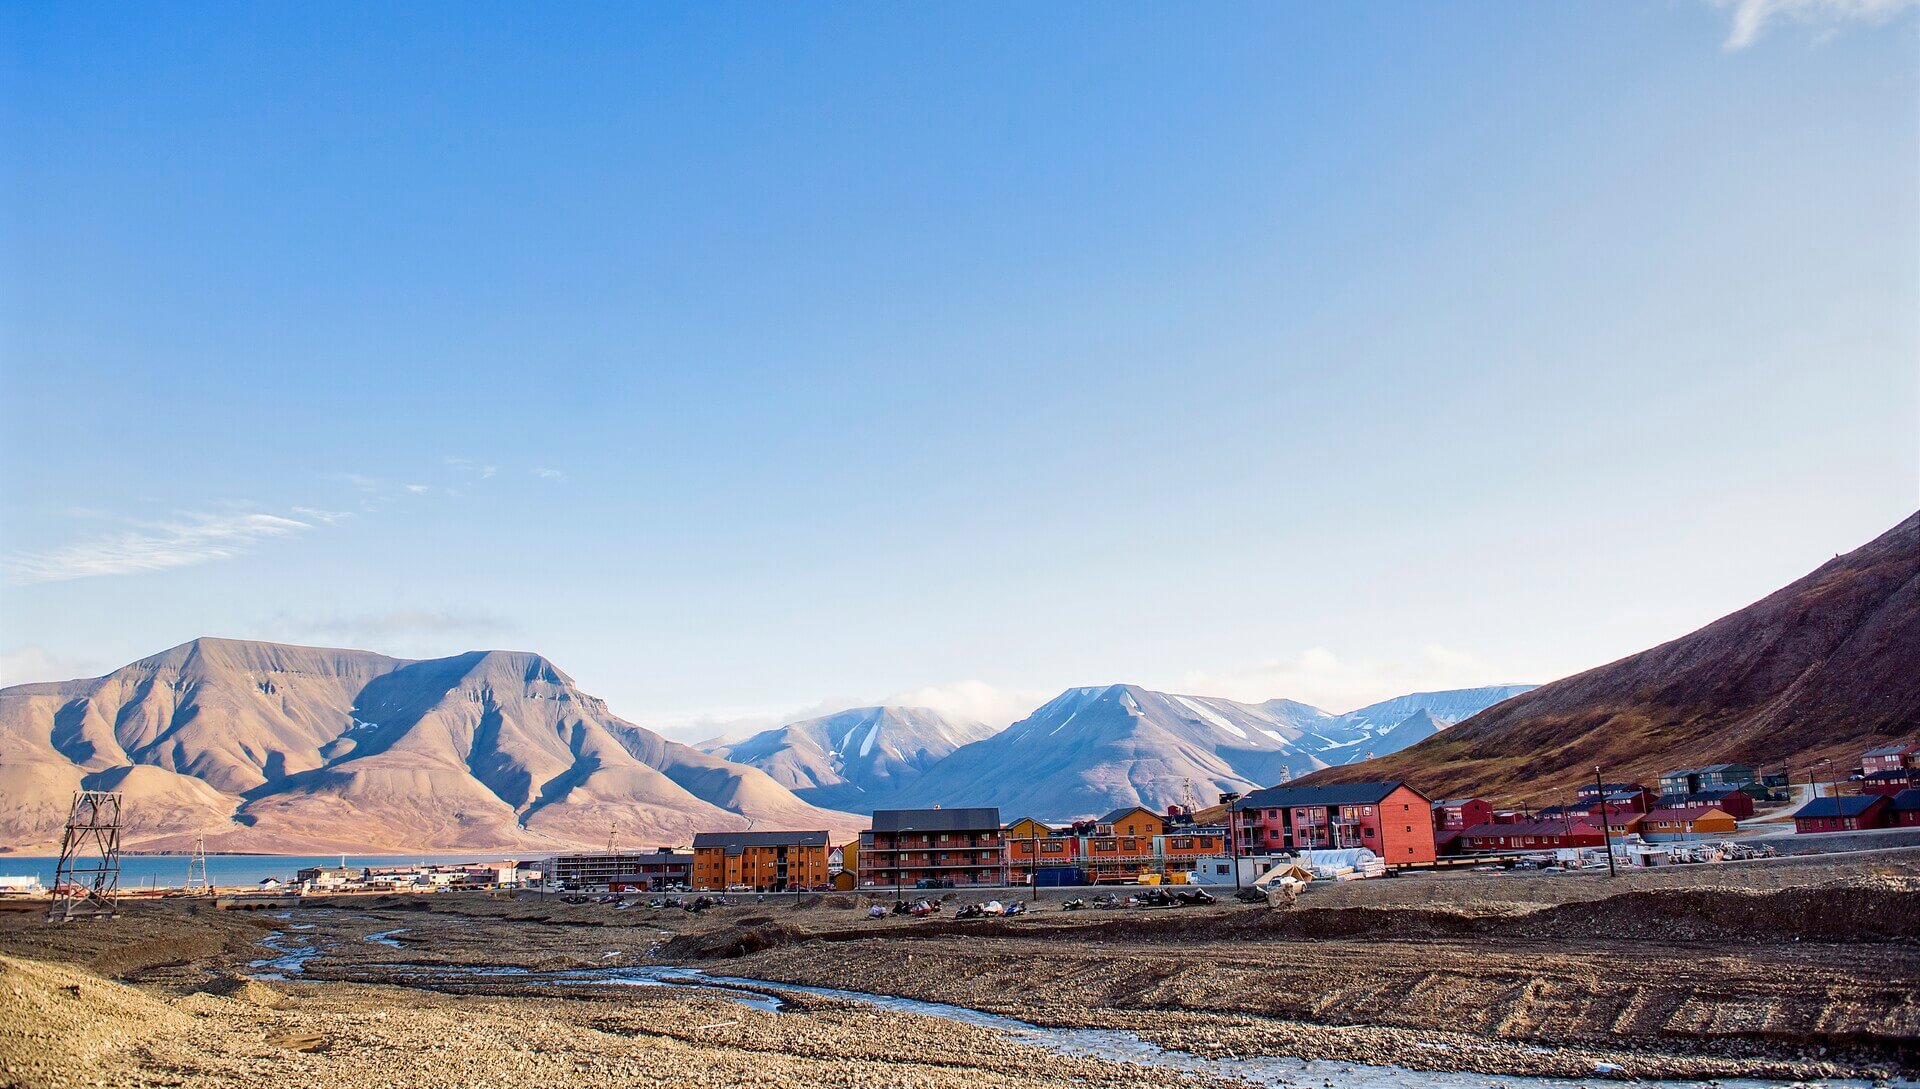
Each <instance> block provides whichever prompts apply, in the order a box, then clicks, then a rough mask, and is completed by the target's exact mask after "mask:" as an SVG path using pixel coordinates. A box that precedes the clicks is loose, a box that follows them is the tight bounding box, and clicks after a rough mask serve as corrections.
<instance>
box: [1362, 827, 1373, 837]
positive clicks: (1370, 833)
mask: <svg viewBox="0 0 1920 1089" xmlns="http://www.w3.org/2000/svg"><path fill="white" fill-rule="evenodd" d="M1360 834H1361V835H1363V836H1365V837H1367V838H1368V839H1372V838H1373V829H1371V828H1362V829H1361V830H1360Z"/></svg>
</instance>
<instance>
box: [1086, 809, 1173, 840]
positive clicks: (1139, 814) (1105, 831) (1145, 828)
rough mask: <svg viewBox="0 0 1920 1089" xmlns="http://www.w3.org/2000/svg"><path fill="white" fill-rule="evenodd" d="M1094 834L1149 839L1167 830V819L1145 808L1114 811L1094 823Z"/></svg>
mask: <svg viewBox="0 0 1920 1089" xmlns="http://www.w3.org/2000/svg"><path fill="white" fill-rule="evenodd" d="M1094 826H1095V827H1094V832H1095V834H1097V835H1102V836H1133V837H1135V838H1138V837H1141V836H1145V837H1147V838H1149V839H1151V838H1152V837H1154V836H1157V835H1160V834H1162V833H1164V832H1165V831H1166V830H1167V818H1165V817H1163V816H1161V815H1160V814H1158V813H1155V812H1154V811H1153V810H1151V809H1148V808H1146V807H1145V806H1138V805H1136V806H1133V807H1132V808H1129V809H1116V810H1114V811H1113V812H1111V813H1108V814H1107V815H1106V816H1104V817H1101V818H1100V819H1099V820H1098V821H1095V822H1094Z"/></svg>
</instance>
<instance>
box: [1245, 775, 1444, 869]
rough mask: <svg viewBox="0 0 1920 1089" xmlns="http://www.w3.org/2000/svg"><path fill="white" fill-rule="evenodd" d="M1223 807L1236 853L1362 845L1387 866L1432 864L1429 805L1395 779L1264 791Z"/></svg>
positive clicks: (1263, 852) (1413, 790) (1280, 787)
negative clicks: (1231, 829) (1226, 810)
mask: <svg viewBox="0 0 1920 1089" xmlns="http://www.w3.org/2000/svg"><path fill="white" fill-rule="evenodd" d="M1228 809H1229V819H1230V820H1231V821H1232V822H1233V841H1234V849H1235V851H1236V853H1238V854H1240V855H1261V854H1275V853H1278V852H1281V851H1302V850H1312V849H1315V848H1344V847H1365V848H1367V849H1368V850H1370V851H1372V852H1373V853H1374V854H1376V855H1378V856H1379V857H1380V858H1381V859H1382V860H1384V861H1385V862H1386V864H1387V865H1389V866H1416V865H1426V864H1428V863H1430V862H1432V861H1433V860H1434V853H1435V852H1434V844H1433V819H1434V818H1433V803H1432V802H1430V801H1428V800H1427V797H1426V795H1424V794H1422V793H1420V792H1419V791H1417V790H1415V789H1413V788H1412V787H1410V786H1408V785H1407V784H1406V783H1403V782H1400V781H1399V780H1394V781H1392V782H1372V783H1336V784H1332V785H1328V786H1275V787H1267V788H1266V789H1265V790H1256V791H1253V792H1252V793H1250V794H1248V795H1247V796H1246V797H1244V798H1240V799H1238V800H1237V801H1235V802H1234V803H1233V804H1232V805H1231V806H1229V807H1228Z"/></svg>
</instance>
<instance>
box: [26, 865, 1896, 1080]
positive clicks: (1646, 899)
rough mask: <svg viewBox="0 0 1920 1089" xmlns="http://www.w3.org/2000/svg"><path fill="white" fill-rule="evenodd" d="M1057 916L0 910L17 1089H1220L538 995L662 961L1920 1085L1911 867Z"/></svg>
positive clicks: (756, 1021) (613, 996)
mask: <svg viewBox="0 0 1920 1089" xmlns="http://www.w3.org/2000/svg"><path fill="white" fill-rule="evenodd" d="M968 898H977V897H963V896H955V897H953V898H952V899H951V900H950V901H949V902H948V906H949V908H950V907H952V906H954V905H956V904H958V903H959V902H962V901H963V900H965V899H968ZM1061 898H1062V897H1061V895H1060V894H1057V893H1054V892H1051V891H1049V893H1048V894H1047V896H1046V897H1045V898H1043V900H1042V901H1041V902H1040V904H1039V905H1038V907H1037V908H1036V910H1035V911H1034V912H1033V914H1031V915H1029V916H1027V917H1025V918H1022V919H1017V920H1009V921H1005V922H985V923H976V922H973V921H967V922H958V921H955V920H952V919H951V918H950V917H937V918H936V919H933V920H907V919H896V918H888V919H885V920H878V921H874V920H868V919H866V918H865V917H864V914H863V911H864V907H865V906H866V903H867V902H868V900H869V898H868V897H865V896H852V895H841V896H822V897H809V898H807V899H806V900H804V901H803V902H801V903H800V904H798V905H796V904H795V903H794V901H791V900H788V899H786V898H768V899H767V900H766V901H764V902H758V901H756V900H755V899H754V898H747V902H743V903H738V904H736V905H735V906H731V907H726V908H719V909H713V910H709V911H704V912H700V913H697V914H695V913H690V912H686V911H680V910H672V909H655V908H647V907H635V908H624V909H622V908H615V907H613V906H611V905H604V904H582V905H568V904H563V903H561V902H559V901H558V900H555V899H548V900H545V901H543V900H541V899H539V898H538V897H533V896H525V895H523V896H518V897H510V896H501V895H494V896H489V895H485V894H439V895H434V896H419V897H397V896H361V897H339V898H336V899H335V900H333V901H331V902H330V903H325V904H322V903H310V904H303V905H302V906H301V907H300V908H299V909H296V910H295V911H293V912H292V913H286V912H221V911H215V910H212V907H211V905H208V904H206V903H204V902H200V903H192V902H184V901H178V900H175V901H151V902H140V903H130V904H129V905H128V907H127V910H126V912H125V913H124V914H123V915H122V917H121V918H120V919H117V920H113V921H96V922H87V923H75V924H68V925H65V926H60V927H46V926H43V925H41V924H40V923H39V920H38V914H37V912H33V911H17V910H16V911H4V910H0V1085H8V1086H13V1085H18V1086H33V1087H39V1086H67V1085H87V1084H99V1085H138V1086H163V1085H164V1086H229V1085H243V1084H244V1085H258V1084H262V1083H266V1082H274V1083H278V1082H285V1081H292V1082H295V1083H302V1084H315V1085H322V1086H326V1087H329V1089H331V1087H336V1086H337V1087H344V1089H358V1087H361V1086H400V1085H418V1086H442V1085H444V1086H488V1085H500V1086H508V1085H513V1086H526V1085H532V1086H545V1085H554V1086H560V1085H565V1086H569V1087H574V1086H581V1087H592V1086H602V1085H606V1086H612V1085H701V1086H729V1085H742V1086H752V1085H769V1086H771V1085H782V1086H798V1087H810V1086H867V1085H871V1086H876V1087H878V1086H887V1087H915V1086H925V1087H929V1089H945V1087H950V1086H951V1087H960V1086H968V1087H975V1086H983V1087H997V1086H1028V1085H1034V1086H1038V1085H1059V1084H1081V1085H1095V1086H1127V1087H1131V1086H1146V1085H1153V1086H1160V1087H1165V1086H1167V1085H1169V1084H1172V1083H1178V1084H1182V1085H1196V1086H1202V1087H1205V1086H1210V1085H1214V1084H1229V1083H1228V1082H1226V1081H1223V1080H1222V1079H1219V1078H1212V1077H1207V1076H1192V1075H1184V1074H1183V1075H1173V1074H1169V1073H1167V1072H1164V1071H1159V1070H1153V1069H1148V1068H1144V1067H1141V1066H1136V1065H1132V1064H1128V1063H1121V1062H1112V1061H1106V1060H1099V1059H1086V1058H1070V1057H1064V1056H1061V1055H1058V1054H1054V1053H1051V1052H1049V1051H1046V1050H1042V1049H1040V1048H1037V1047H1033V1046H1029V1045H1027V1044H1024V1043H1020V1042H1017V1041H1015V1040H1013V1039H1011V1038H1009V1037H1007V1036H1006V1035H1004V1034H1002V1033H1000V1032H997V1031H993V1030H991V1029H986V1028H980V1027H975V1026H971V1025H965V1024H957V1023H954V1022H952V1021H947V1020H939V1019H933V1018H929V1017H925V1016H920V1015H917V1014H911V1013H901V1012H895V1011H890V1010H884V1009H875V1008H873V1007H871V1006H868V1005H863V1004H861V1003H858V1002H852V1001H845V1000H842V999H836V998H816V997H810V996H804V995H793V994H787V995H786V996H785V1008H784V1009H783V1011H782V1012H779V1013H770V1012H766V1011H764V1010H762V1009H758V1008H751V1007H749V1006H747V1005H743V1004H742V1003H741V1002H739V1001H736V1000H735V999H736V998H737V997H738V996H737V995H732V994H730V993H729V992H728V991H727V990H726V989H724V988H720V987H714V986H679V985H676V986H633V985H624V986H623V985H613V984H609V983H585V984H582V985H567V986H556V985H554V984H553V983H551V982H542V979H543V978H550V977H543V975H542V974H543V973H575V974H578V973H580V972H582V971H583V970H586V969H596V968H605V967H608V966H621V965H634V966H638V965H648V964H666V963H673V964H683V965H692V966H697V967H699V968H702V969H704V970H707V971H709V972H712V973H714V974H723V975H729V976H742V977H751V978H757V979H762V980H768V981H775V982H787V983H802V984H812V985H818V986H827V987H836V988H844V989H849V990H856V991H866V992H873V993H882V994H893V995H901V996H907V997H912V998H919V999H924V1000H927V1001H935V1002H947V1003H953V1004H956V1005H961V1006H966V1007H970V1008H973V1009H979V1010H985V1011H989V1012H993V1013H999V1014H1004V1015H1007V1016H1011V1017H1015V1018H1019V1019H1021V1020H1024V1021H1028V1022H1032V1023H1036V1024H1041V1025H1049V1026H1060V1027H1071V1028H1106V1029H1123V1030H1127V1031H1130V1032H1133V1033H1137V1034H1138V1035H1139V1036H1140V1037H1142V1038H1144V1039H1146V1040H1149V1041H1151V1042H1153V1043H1156V1044H1160V1045H1162V1046H1165V1047H1169V1048H1177V1049H1180V1050H1183V1051H1190V1052H1193V1053H1196V1054H1199V1055H1204V1056H1211V1057H1230V1058H1239V1057H1245V1056H1252V1055H1292V1056H1298V1057H1302V1058H1321V1059H1329V1060H1336V1061H1340V1062H1344V1063H1368V1064H1376V1063H1394V1064H1398V1065H1402V1066H1408V1067H1412V1068H1415V1069H1424V1070H1455V1071H1475V1072H1481V1073H1506V1074H1534V1075H1562V1076H1571V1077H1586V1076H1589V1075H1591V1074H1592V1072H1593V1071H1594V1070H1595V1069H1596V1067H1597V1066H1599V1065H1600V1064H1614V1065H1617V1066H1619V1067H1621V1068H1622V1069H1623V1070H1624V1071H1626V1072H1627V1073H1629V1074H1632V1075H1634V1076H1640V1077H1680V1076H1686V1077H1703V1078H1704V1077H1725V1076H1757V1077H1774V1078H1822V1077H1834V1076H1853V1077H1864V1078H1868V1079H1871V1078H1874V1077H1881V1076H1907V1077H1912V1076H1915V1075H1916V1074H1917V1073H1920V997H1917V996H1920V852H1887V853H1884V854H1876V855H1865V856H1850V857H1849V858H1846V859H1835V860H1827V861H1826V862H1823V863H1810V862H1808V861H1806V860H1800V859H1795V860H1777V861H1776V862H1773V863H1768V864H1765V865H1753V864H1743V865H1740V866H1717V867H1694V868H1689V869H1686V870H1675V871H1669V872H1666V873H1659V874H1635V875H1632V876H1631V877H1625V878H1621V879H1619V880H1617V881H1612V882H1609V881H1607V880H1605V879H1599V878H1593V877H1591V876H1590V875H1566V876H1564V877H1554V876H1543V875H1533V876H1525V877H1521V876H1503V877H1491V876H1484V875H1468V874H1457V875H1448V876H1444V877H1419V878H1415V877H1406V878H1395V879H1391V880H1385V881H1375V882H1366V883H1350V884H1346V885H1330V886H1326V887H1324V888H1318V887H1317V888H1315V889H1312V890H1310V891H1309V893H1308V894H1307V895H1306V896H1305V897H1303V898H1302V900H1301V906H1300V907H1299V908H1296V909H1294V910H1293V911H1291V912H1270V911H1267V910H1265V909H1264V908H1255V907H1243V906H1240V905H1231V904H1221V905H1218V906H1215V907H1211V908H1184V909H1163V910H1159V911H1146V910H1135V911H1123V912H1095V911H1078V912H1067V911H1062V910H1060V907H1059V903H1058V901H1059V900H1060V899H1061ZM879 899H881V900H882V901H884V902H890V901H891V897H890V896H885V897H880V898H879ZM949 914H950V912H949ZM277 916H286V917H277ZM266 939H271V940H272V942H273V943H274V944H273V947H272V948H270V947H268V946H263V945H262V944H261V943H262V941H263V940H266ZM369 939H374V940H369ZM290 947H291V948H302V947H306V948H312V949H316V950H318V951H319V952H318V955H317V956H315V957H313V958H312V959H310V960H307V961H305V962H304V964H303V965H301V967H300V970H299V971H297V972H290V973H287V974H288V975H289V977H290V978H288V979H285V980H273V979H267V980H261V979H256V978H254V977H257V976H263V975H272V974H274V966H273V965H262V964H256V963H255V962H261V961H268V960H271V959H272V958H274V957H276V956H277V955H279V953H280V952H281V951H284V950H286V949H288V948H290ZM476 970H480V971H476ZM572 982H573V983H581V981H580V980H577V979H575V980H573V981H572ZM1316 1084H1317V1083H1316Z"/></svg>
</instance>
